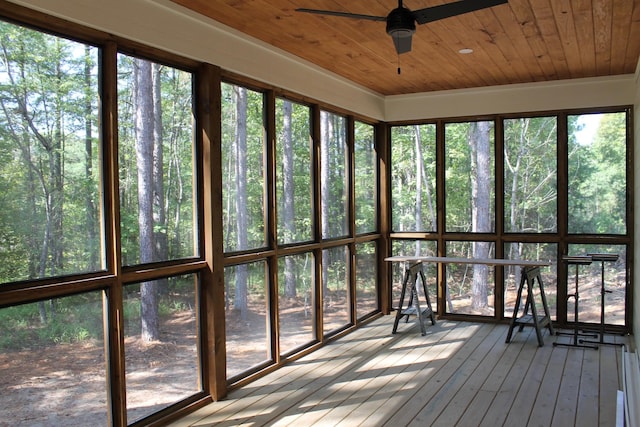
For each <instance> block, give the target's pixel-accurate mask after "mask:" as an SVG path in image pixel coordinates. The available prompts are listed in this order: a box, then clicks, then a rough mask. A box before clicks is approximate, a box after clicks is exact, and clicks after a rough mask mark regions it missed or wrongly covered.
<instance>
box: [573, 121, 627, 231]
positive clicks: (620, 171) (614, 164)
mask: <svg viewBox="0 0 640 427" xmlns="http://www.w3.org/2000/svg"><path fill="white" fill-rule="evenodd" d="M568 128H569V141H568V152H569V183H568V187H569V232H570V233H581V234H625V233H626V232H627V218H626V212H627V210H626V205H627V198H626V194H627V169H626V165H627V148H626V147H627V133H626V131H627V127H626V114H625V113H624V112H620V113H604V114H583V115H573V116H569V117H568Z"/></svg>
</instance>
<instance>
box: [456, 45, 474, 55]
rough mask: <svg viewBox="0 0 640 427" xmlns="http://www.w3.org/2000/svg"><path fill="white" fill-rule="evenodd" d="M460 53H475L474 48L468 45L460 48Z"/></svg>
mask: <svg viewBox="0 0 640 427" xmlns="http://www.w3.org/2000/svg"><path fill="white" fill-rule="evenodd" d="M458 53H461V54H463V55H468V54H469V53H473V49H469V48H468V47H465V48H464V49H460V50H459V51H458Z"/></svg>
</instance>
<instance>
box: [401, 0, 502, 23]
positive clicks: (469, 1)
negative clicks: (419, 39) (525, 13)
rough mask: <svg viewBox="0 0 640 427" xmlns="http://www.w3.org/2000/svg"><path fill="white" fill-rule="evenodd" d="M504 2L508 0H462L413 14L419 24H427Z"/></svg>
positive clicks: (416, 11) (427, 8)
mask: <svg viewBox="0 0 640 427" xmlns="http://www.w3.org/2000/svg"><path fill="white" fill-rule="evenodd" d="M504 3H508V0H460V1H456V2H453V3H447V4H441V5H439V6H432V7H426V8H424V9H419V10H414V11H413V16H414V17H415V18H416V22H417V23H418V24H426V23H427V22H433V21H437V20H439V19H444V18H449V17H452V16H457V15H462V14H464V13H469V12H473V11H476V10H480V9H486V8H489V7H493V6H498V5H501V4H504Z"/></svg>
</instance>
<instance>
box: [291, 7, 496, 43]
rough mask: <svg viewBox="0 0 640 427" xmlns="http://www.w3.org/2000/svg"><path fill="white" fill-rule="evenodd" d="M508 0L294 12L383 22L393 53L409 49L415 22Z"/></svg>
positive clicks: (450, 15) (422, 21)
mask: <svg viewBox="0 0 640 427" xmlns="http://www.w3.org/2000/svg"><path fill="white" fill-rule="evenodd" d="M507 2H508V0H460V1H456V2H453V3H446V4H441V5H439V6H432V7H425V8H424V9H419V10H414V11H411V10H409V9H407V8H406V7H404V6H403V5H402V0H398V7H397V8H395V9H393V10H392V11H391V12H390V13H389V15H387V16H386V17H384V16H372V15H360V14H357V13H347V12H336V11H332V10H317V9H305V8H299V9H296V11H297V12H307V13H316V14H319V15H331V16H341V17H344V18H353V19H366V20H369V21H383V22H386V23H387V34H389V35H390V36H391V38H392V39H393V44H394V46H395V48H396V52H398V54H401V53H406V52H409V51H411V36H413V33H415V32H416V22H417V23H418V24H426V23H428V22H433V21H437V20H440V19H444V18H449V17H452V16H456V15H462V14H464V13H468V12H473V11H476V10H480V9H486V8H489V7H493V6H498V5H500V4H504V3H507Z"/></svg>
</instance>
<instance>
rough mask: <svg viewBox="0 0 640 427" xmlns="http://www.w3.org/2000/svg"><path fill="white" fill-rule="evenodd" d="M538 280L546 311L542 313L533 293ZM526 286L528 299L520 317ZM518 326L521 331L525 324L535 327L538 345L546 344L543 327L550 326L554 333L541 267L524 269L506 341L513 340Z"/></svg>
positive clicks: (551, 332)
mask: <svg viewBox="0 0 640 427" xmlns="http://www.w3.org/2000/svg"><path fill="white" fill-rule="evenodd" d="M536 282H538V287H539V289H540V299H541V300H542V308H543V310H544V313H543V314H540V315H539V314H538V310H537V308H536V303H535V299H534V295H533V290H534V286H535V283H536ZM525 286H526V287H527V301H526V302H525V305H524V310H523V314H522V316H520V317H518V314H519V312H520V303H521V300H522V292H523V290H524V287H525ZM529 309H531V314H529ZM516 326H517V327H518V330H519V331H522V330H523V329H524V327H525V326H532V327H534V328H535V330H536V336H537V338H538V346H540V347H542V346H543V345H544V340H543V339H542V328H544V327H545V326H546V327H547V328H549V333H550V334H551V335H553V334H554V332H553V325H552V324H551V316H550V314H549V306H548V305H547V297H546V296H545V294H544V285H543V283H542V278H541V277H540V267H530V268H524V269H522V274H521V277H520V286H519V287H518V295H517V296H516V305H515V307H514V309H513V317H512V318H511V325H510V326H509V332H508V333H507V339H506V341H505V342H507V343H508V342H510V341H511V336H512V334H513V330H514V329H515V327H516Z"/></svg>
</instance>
